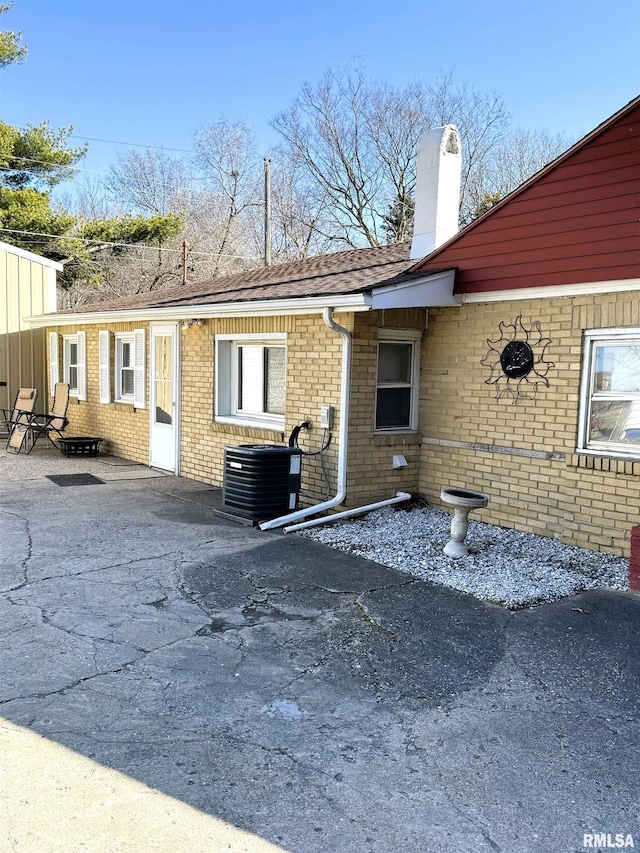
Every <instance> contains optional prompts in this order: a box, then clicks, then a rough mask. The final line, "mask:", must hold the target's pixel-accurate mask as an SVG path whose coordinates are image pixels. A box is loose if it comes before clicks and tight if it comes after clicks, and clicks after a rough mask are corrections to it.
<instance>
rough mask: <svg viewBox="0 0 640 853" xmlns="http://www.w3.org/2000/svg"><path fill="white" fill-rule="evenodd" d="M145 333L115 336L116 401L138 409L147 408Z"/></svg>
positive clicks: (142, 331)
mask: <svg viewBox="0 0 640 853" xmlns="http://www.w3.org/2000/svg"><path fill="white" fill-rule="evenodd" d="M145 358H146V348H145V331H144V329H135V330H134V331H133V332H118V333H116V335H115V359H114V383H113V384H114V395H115V397H114V399H115V402H116V403H128V404H129V405H132V406H135V407H136V408H137V409H144V408H145V387H144V383H145Z"/></svg>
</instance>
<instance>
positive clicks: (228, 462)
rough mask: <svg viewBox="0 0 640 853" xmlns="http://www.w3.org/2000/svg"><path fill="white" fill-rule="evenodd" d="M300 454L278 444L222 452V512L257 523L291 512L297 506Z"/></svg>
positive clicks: (243, 446)
mask: <svg viewBox="0 0 640 853" xmlns="http://www.w3.org/2000/svg"><path fill="white" fill-rule="evenodd" d="M301 467H302V451H301V450H300V449H299V448H297V447H285V446H282V445H280V444H241V445H239V446H238V447H225V449H224V476H223V481H222V509H223V511H225V512H228V513H230V514H232V515H239V516H241V517H242V518H247V519H250V520H251V521H253V522H255V523H257V522H259V521H267V520H269V519H271V518H277V517H278V516H279V515H286V514H287V513H288V512H293V511H294V510H295V509H296V506H297V503H298V492H299V491H300V476H301Z"/></svg>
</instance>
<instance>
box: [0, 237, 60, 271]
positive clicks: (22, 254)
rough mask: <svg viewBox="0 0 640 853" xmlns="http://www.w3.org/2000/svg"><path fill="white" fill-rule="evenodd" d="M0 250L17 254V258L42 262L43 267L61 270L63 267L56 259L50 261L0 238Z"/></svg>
mask: <svg viewBox="0 0 640 853" xmlns="http://www.w3.org/2000/svg"><path fill="white" fill-rule="evenodd" d="M0 250H2V251H4V252H8V253H9V254H10V255H17V256H18V257H19V258H26V260H28V261H35V262H36V263H38V264H42V266H43V267H50V268H51V269H53V270H58V272H62V270H63V269H64V267H63V266H62V264H59V263H58V262H57V261H52V260H51V259H50V258H43V257H42V255H36V253H35V252H28V251H27V250H26V249H20V248H19V247H18V246H12V245H11V243H5V242H4V241H3V240H0Z"/></svg>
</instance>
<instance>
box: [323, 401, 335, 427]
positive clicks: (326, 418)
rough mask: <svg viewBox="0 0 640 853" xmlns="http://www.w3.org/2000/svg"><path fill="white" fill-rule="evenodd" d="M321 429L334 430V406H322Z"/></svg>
mask: <svg viewBox="0 0 640 853" xmlns="http://www.w3.org/2000/svg"><path fill="white" fill-rule="evenodd" d="M320 428H321V429H332V428H333V406H321V407H320Z"/></svg>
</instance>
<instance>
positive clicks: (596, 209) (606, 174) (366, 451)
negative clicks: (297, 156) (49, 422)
mask: <svg viewBox="0 0 640 853" xmlns="http://www.w3.org/2000/svg"><path fill="white" fill-rule="evenodd" d="M434 133H436V132H434V131H432V132H431V134H432V138H431V143H430V144H431V148H430V149H429V148H427V149H425V151H422V150H421V152H420V153H419V158H418V172H419V177H418V188H417V199H416V232H417V233H416V235H415V236H414V241H413V247H412V248H410V247H409V245H408V244H402V245H397V246H388V247H380V248H373V249H360V250H353V251H347V252H340V253H337V254H335V255H329V256H324V257H317V258H311V259H308V260H305V261H300V262H293V263H287V264H282V265H279V266H275V267H269V268H265V269H259V270H253V271H251V272H248V273H239V274H235V275H232V276H224V277H221V278H217V279H214V280H212V281H209V282H204V283H200V284H188V285H185V286H183V287H181V288H176V289H173V290H171V291H162V292H160V293H157V294H154V293H152V294H143V295H140V296H136V297H130V298H126V299H122V300H118V302H117V303H112V304H109V305H104V306H99V308H98V309H96V310H94V311H91V312H82V313H68V314H58V315H56V318H55V320H53V321H52V318H51V317H46V316H41V317H33V318H31V321H32V322H33V323H34V325H36V326H40V327H42V326H45V327H46V328H47V331H48V351H49V359H50V367H51V374H50V378H51V382H53V381H55V379H56V378H57V377H58V376H61V377H63V378H65V379H67V380H68V378H69V376H72V377H78V379H77V385H78V387H76V388H73V389H72V393H73V394H74V398H73V400H74V402H73V403H72V405H71V406H70V411H69V416H70V420H71V426H70V434H77V435H82V434H85V435H89V434H91V435H100V436H104V437H105V439H106V449H107V450H108V451H109V452H111V453H115V454H117V455H121V456H125V457H128V458H130V459H135V460H137V461H140V462H143V463H145V464H151V465H153V466H157V467H160V468H163V469H166V470H168V471H175V472H177V473H180V474H182V475H184V476H187V477H191V478H194V479H197V480H200V481H202V482H206V483H211V484H216V485H219V484H220V483H221V481H222V477H223V449H224V447H225V446H228V445H238V444H263V443H276V444H280V443H284V442H286V440H287V438H288V436H289V434H290V432H291V431H292V429H293V428H294V427H295V426H296V425H300V424H301V423H303V422H307V421H310V422H311V423H312V424H313V427H312V429H310V430H303V431H301V432H300V436H299V438H300V446H301V447H302V448H303V449H304V450H307V451H309V452H312V453H317V451H318V450H319V449H320V448H321V447H324V446H325V445H326V444H327V439H328V438H329V437H330V438H331V441H330V443H329V445H328V447H327V448H326V450H325V451H324V453H323V454H322V455H316V456H307V457H305V459H304V462H303V490H304V492H305V493H306V497H305V502H307V503H311V504H316V503H318V502H323V501H325V499H326V498H327V497H328V498H329V501H330V502H331V501H332V502H333V503H332V505H335V506H340V507H345V508H348V507H353V506H358V505H361V504H367V503H370V502H372V501H376V500H380V499H385V498H389V497H391V496H392V495H393V494H394V493H395V492H396V491H398V490H403V491H408V492H411V493H420V494H423V495H425V496H426V497H427V498H428V499H430V500H431V501H432V502H437V501H438V498H439V493H440V489H441V487H443V486H462V487H466V488H471V489H476V490H479V491H482V492H485V493H487V494H488V495H489V496H490V502H489V505H488V506H487V508H486V509H485V510H482V511H481V512H479V513H478V514H477V517H480V518H483V519H484V520H487V521H491V522H494V523H498V524H501V525H504V526H508V527H516V528H517V529H521V530H528V531H532V532H535V533H540V534H543V535H551V536H555V537H556V538H558V539H560V540H562V541H564V542H568V543H573V544H577V545H581V546H585V547H589V548H595V549H600V550H605V551H613V552H615V553H621V552H626V551H627V550H628V543H629V535H630V528H631V526H632V524H633V523H635V522H636V521H637V519H638V515H639V509H640V508H639V503H640V488H639V481H638V477H639V475H640V437H638V436H640V416H637V415H636V412H637V410H638V408H639V407H640V303H639V301H638V291H639V289H640V236H639V230H638V222H639V220H640V215H639V213H640V212H639V210H638V198H640V99H637V100H635V101H633V102H632V103H631V104H629V105H628V106H627V107H625V108H624V109H623V110H621V111H620V112H619V113H617V114H616V115H614V116H613V117H612V118H610V119H609V120H608V121H606V122H604V123H603V124H602V125H601V126H600V127H598V128H596V130H594V131H593V132H592V133H590V134H589V135H588V136H586V137H585V138H584V139H583V140H581V141H580V142H579V143H577V144H576V145H574V146H573V147H572V148H571V149H570V150H569V151H567V152H566V153H565V154H564V155H562V156H561V157H560V158H558V159H557V160H556V161H554V162H553V163H552V164H550V165H549V166H547V167H546V168H545V169H543V170H542V171H541V172H539V173H538V174H537V175H536V176H534V177H533V178H532V179H531V180H529V181H528V182H527V183H525V184H524V185H523V186H522V187H520V188H519V189H518V190H516V191H515V192H514V193H512V194H511V195H510V196H508V197H507V198H505V199H504V200H503V201H502V202H500V203H499V204H497V205H496V206H495V207H494V208H492V209H491V210H490V211H489V212H488V213H487V214H485V215H484V216H483V217H481V218H479V219H478V220H476V221H475V222H474V223H472V224H471V225H470V226H468V227H467V228H466V229H464V230H463V231H461V232H459V233H458V234H455V231H456V225H455V219H456V218H457V201H456V200H455V197H454V202H453V203H451V195H450V194H449V195H448V196H447V198H446V200H445V201H443V200H442V198H441V195H442V193H443V191H446V189H447V186H448V184H450V183H451V182H452V181H453V183H455V173H456V169H457V170H458V179H459V146H458V145H457V136H456V134H455V133H454V129H451V128H448V129H444V132H443V131H442V129H440V131H439V134H436V137H433V134H434ZM434 138H435V140H436V144H435V147H434V145H433V140H434ZM434 152H435V153H434ZM421 159H422V162H423V164H424V163H427V164H430V165H429V170H430V171H429V175H431V174H432V173H433V172H434V171H435V172H436V173H439V177H438V178H437V180H436V181H435V184H434V185H433V186H431V185H430V181H429V180H426V181H422V184H425V186H421V176H424V169H422V170H421ZM432 183H433V182H432ZM452 221H453V227H452ZM454 235H455V236H454ZM416 256H419V258H420V260H418V257H416ZM78 341H80V342H81V343H82V346H81V347H78V346H75V347H74V346H73V344H74V343H78ZM78 351H82V352H83V353H84V359H85V360H84V363H83V364H82V365H78V364H76V365H74V364H72V363H71V362H70V358H71V356H72V354H74V353H75V354H77V352H78ZM635 360H638V362H639V366H638V369H635V370H634V369H633V365H634V363H635ZM636 402H637V405H636ZM323 407H331V408H332V411H333V415H334V418H333V423H332V425H331V427H330V429H328V430H323V429H321V428H320V411H321V409H322V408H323ZM636 420H637V421H638V424H637V425H635V421H636ZM332 496H333V497H332Z"/></svg>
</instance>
